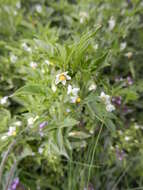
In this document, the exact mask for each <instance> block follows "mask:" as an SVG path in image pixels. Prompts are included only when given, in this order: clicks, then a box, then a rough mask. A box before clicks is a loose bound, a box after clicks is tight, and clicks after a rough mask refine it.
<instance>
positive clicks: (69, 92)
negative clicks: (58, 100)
mask: <svg viewBox="0 0 143 190" xmlns="http://www.w3.org/2000/svg"><path fill="white" fill-rule="evenodd" d="M78 91H79V88H73V87H72V86H71V85H68V91H67V94H68V95H69V94H72V95H74V96H77V94H78Z"/></svg>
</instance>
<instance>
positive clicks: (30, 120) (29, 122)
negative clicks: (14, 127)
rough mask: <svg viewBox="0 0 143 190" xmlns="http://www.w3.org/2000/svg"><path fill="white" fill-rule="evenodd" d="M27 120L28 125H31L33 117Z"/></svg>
mask: <svg viewBox="0 0 143 190" xmlns="http://www.w3.org/2000/svg"><path fill="white" fill-rule="evenodd" d="M27 122H28V125H32V124H33V123H34V118H33V117H30V118H28V120H27Z"/></svg>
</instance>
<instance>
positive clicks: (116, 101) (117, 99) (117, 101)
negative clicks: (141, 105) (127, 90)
mask: <svg viewBox="0 0 143 190" xmlns="http://www.w3.org/2000/svg"><path fill="white" fill-rule="evenodd" d="M112 103H113V104H115V105H116V106H120V105H121V103H122V97H121V96H116V97H113V98H112Z"/></svg>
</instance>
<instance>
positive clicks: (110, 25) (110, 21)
mask: <svg viewBox="0 0 143 190" xmlns="http://www.w3.org/2000/svg"><path fill="white" fill-rule="evenodd" d="M108 24H109V30H113V28H114V27H115V24H116V22H115V20H114V18H113V17H111V18H110V20H109V21H108Z"/></svg>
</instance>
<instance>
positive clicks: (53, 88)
mask: <svg viewBox="0 0 143 190" xmlns="http://www.w3.org/2000/svg"><path fill="white" fill-rule="evenodd" d="M51 88H52V91H53V92H56V90H57V87H56V86H55V85H54V84H52V87H51Z"/></svg>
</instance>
